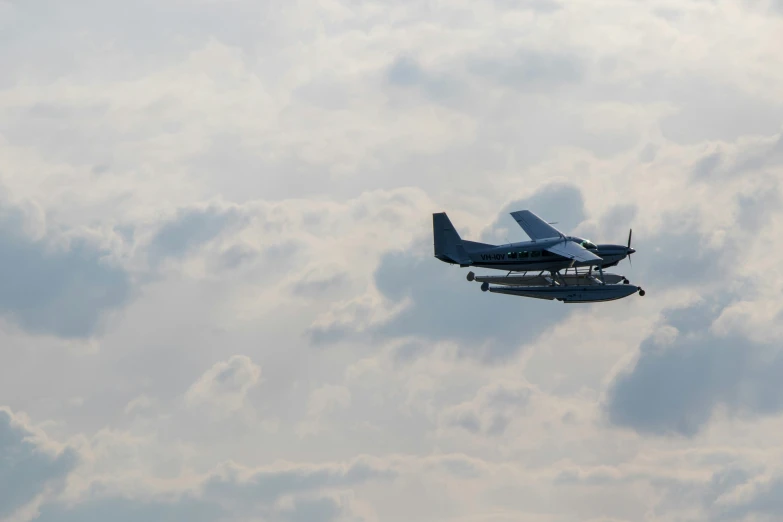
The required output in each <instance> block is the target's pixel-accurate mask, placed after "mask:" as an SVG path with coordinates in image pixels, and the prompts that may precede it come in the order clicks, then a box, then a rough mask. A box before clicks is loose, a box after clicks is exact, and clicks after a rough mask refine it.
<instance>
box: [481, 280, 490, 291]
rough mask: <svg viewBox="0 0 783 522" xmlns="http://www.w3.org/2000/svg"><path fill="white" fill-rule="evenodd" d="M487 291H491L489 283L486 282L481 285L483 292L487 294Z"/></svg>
mask: <svg viewBox="0 0 783 522" xmlns="http://www.w3.org/2000/svg"><path fill="white" fill-rule="evenodd" d="M487 290H489V283H487V282H486V281H484V282H483V283H481V291H482V292H486V291H487Z"/></svg>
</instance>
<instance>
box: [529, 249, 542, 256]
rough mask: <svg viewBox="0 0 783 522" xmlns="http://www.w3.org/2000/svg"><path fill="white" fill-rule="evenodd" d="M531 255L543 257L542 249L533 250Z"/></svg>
mask: <svg viewBox="0 0 783 522" xmlns="http://www.w3.org/2000/svg"><path fill="white" fill-rule="evenodd" d="M530 257H541V251H540V250H535V251H533V252H530Z"/></svg>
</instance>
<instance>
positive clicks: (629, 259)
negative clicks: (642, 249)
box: [628, 228, 633, 267]
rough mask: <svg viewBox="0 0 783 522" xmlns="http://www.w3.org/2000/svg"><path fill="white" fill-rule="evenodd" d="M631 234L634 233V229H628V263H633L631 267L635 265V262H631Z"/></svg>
mask: <svg viewBox="0 0 783 522" xmlns="http://www.w3.org/2000/svg"><path fill="white" fill-rule="evenodd" d="M631 234H633V229H632V228H629V229H628V263H630V264H631V267H633V263H632V262H631V253H632V252H631V250H632V249H631Z"/></svg>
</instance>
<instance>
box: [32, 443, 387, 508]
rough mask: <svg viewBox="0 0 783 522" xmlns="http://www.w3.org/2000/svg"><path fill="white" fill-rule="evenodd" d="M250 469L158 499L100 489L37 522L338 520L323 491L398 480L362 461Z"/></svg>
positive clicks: (225, 472) (332, 502)
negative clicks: (286, 500) (288, 500)
mask: <svg viewBox="0 0 783 522" xmlns="http://www.w3.org/2000/svg"><path fill="white" fill-rule="evenodd" d="M247 471H249V470H247V469H244V468H238V467H234V466H233V465H231V466H228V467H226V468H224V469H223V470H220V471H217V472H215V473H214V474H212V476H210V477H209V478H207V479H206V480H205V481H204V482H203V483H202V484H201V485H200V486H199V488H198V490H199V491H198V492H186V493H183V494H180V495H176V496H175V495H157V496H155V497H153V498H147V499H143V498H137V499H131V498H125V497H117V496H102V495H101V493H100V489H101V488H100V485H96V486H95V487H94V488H93V490H94V493H93V497H92V498H90V499H88V500H86V501H84V502H81V503H78V504H75V505H71V504H65V503H59V502H52V503H48V504H45V505H44V506H42V508H41V515H40V516H39V517H38V518H37V519H36V522H54V521H57V522H77V521H78V522H99V521H100V522H102V521H105V520H117V521H119V522H131V521H134V522H135V521H139V520H145V521H146V520H149V521H151V522H164V521H167V522H173V521H180V520H188V521H190V520H194V521H196V522H201V521H203V522H207V521H210V522H212V521H216V520H227V521H228V520H231V521H240V520H255V519H256V518H260V519H263V520H270V521H275V522H277V521H280V522H283V521H290V522H298V521H300V520H319V521H324V522H327V521H330V520H334V519H335V518H336V517H337V516H338V515H339V514H341V513H342V512H343V511H344V507H343V506H342V505H340V504H338V503H337V502H336V501H335V500H334V499H332V498H329V497H323V496H321V495H320V494H319V491H321V490H323V489H325V488H330V489H335V488H336V489H341V488H350V487H352V486H356V485H359V484H362V483H366V482H368V481H372V480H388V479H391V478H394V477H395V476H396V472H395V471H394V470H393V469H392V468H387V467H382V466H378V465H375V464H374V463H371V462H367V461H363V460H361V459H357V460H355V461H353V462H352V463H350V464H347V465H345V466H331V465H312V466H296V467H291V468H290V469H287V470H285V469H283V470H271V469H270V470H260V471H256V472H254V473H251V474H250V475H249V476H245V474H246V472H247ZM291 495H293V505H291V506H289V507H281V506H279V505H277V501H278V500H279V499H281V498H282V497H284V496H291Z"/></svg>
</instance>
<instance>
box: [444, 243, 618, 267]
mask: <svg viewBox="0 0 783 522" xmlns="http://www.w3.org/2000/svg"><path fill="white" fill-rule="evenodd" d="M567 239H568V240H570V241H574V242H576V243H581V242H582V241H583V240H581V239H580V238H573V237H568V238H567ZM562 240H563V239H562V238H552V239H551V240H547V239H543V240H538V241H522V242H519V243H509V244H506V245H498V246H493V245H485V244H482V243H474V242H471V241H463V245H464V247H465V251H466V253H467V255H468V257H469V258H470V261H471V262H470V264H461V265H460V266H463V267H465V266H473V267H480V268H490V269H496V270H508V271H513V272H522V271H540V270H544V271H558V270H563V269H566V268H570V267H581V266H589V265H597V264H598V263H593V262H585V263H582V262H579V261H576V262H572V260H571V259H568V258H566V257H563V256H560V255H557V254H555V253H553V252H549V251H548V250H546V249H547V247H549V246H551V245H553V244H555V243H558V242H561V241H562ZM594 247H595V248H589V249H588V250H589V251H591V252H592V253H594V254H595V255H597V256H599V257H601V259H603V262H602V263H600V266H601V267H602V268H607V267H610V266H615V265H617V264H618V263H619V262H620V261H621V260H622V259H623V258H625V257H626V256H627V255H628V248H627V247H625V246H624V245H594ZM442 260H443V261H446V262H450V261H448V260H445V259H442Z"/></svg>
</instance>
